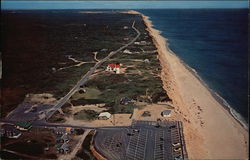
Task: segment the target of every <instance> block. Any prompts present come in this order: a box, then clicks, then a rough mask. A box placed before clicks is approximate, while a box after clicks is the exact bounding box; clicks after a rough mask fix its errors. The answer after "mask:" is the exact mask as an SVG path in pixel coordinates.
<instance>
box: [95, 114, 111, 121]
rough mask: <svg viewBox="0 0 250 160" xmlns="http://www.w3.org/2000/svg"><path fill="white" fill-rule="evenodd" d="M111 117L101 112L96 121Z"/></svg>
mask: <svg viewBox="0 0 250 160" xmlns="http://www.w3.org/2000/svg"><path fill="white" fill-rule="evenodd" d="M110 117H111V114H110V113H109V112H102V113H100V114H99V116H98V119H100V120H107V119H109V118H110Z"/></svg>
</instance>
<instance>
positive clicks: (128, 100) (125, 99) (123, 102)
mask: <svg viewBox="0 0 250 160" xmlns="http://www.w3.org/2000/svg"><path fill="white" fill-rule="evenodd" d="M131 101H132V100H131V99H130V98H127V97H123V98H121V100H120V104H129V103H132V102H131Z"/></svg>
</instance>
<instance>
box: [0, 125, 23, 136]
mask: <svg viewBox="0 0 250 160" xmlns="http://www.w3.org/2000/svg"><path fill="white" fill-rule="evenodd" d="M21 135H22V132H20V131H19V130H18V129H16V127H15V126H13V125H9V124H5V125H2V126H1V136H3V137H7V138H19V137H20V136H21Z"/></svg>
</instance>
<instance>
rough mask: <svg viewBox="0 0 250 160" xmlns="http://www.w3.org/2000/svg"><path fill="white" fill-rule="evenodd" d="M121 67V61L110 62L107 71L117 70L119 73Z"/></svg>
mask: <svg viewBox="0 0 250 160" xmlns="http://www.w3.org/2000/svg"><path fill="white" fill-rule="evenodd" d="M120 68H121V65H120V64H119V63H117V64H109V65H108V66H107V68H106V71H109V72H115V73H116V74H119V73H120Z"/></svg>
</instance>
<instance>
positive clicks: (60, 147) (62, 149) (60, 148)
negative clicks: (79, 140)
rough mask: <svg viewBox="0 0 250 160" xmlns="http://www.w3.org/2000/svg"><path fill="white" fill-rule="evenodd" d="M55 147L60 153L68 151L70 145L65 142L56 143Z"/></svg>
mask: <svg viewBox="0 0 250 160" xmlns="http://www.w3.org/2000/svg"><path fill="white" fill-rule="evenodd" d="M56 148H57V151H58V152H59V153H62V154H67V153H69V152H70V146H69V144H67V143H63V144H58V145H57V147H56Z"/></svg>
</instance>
